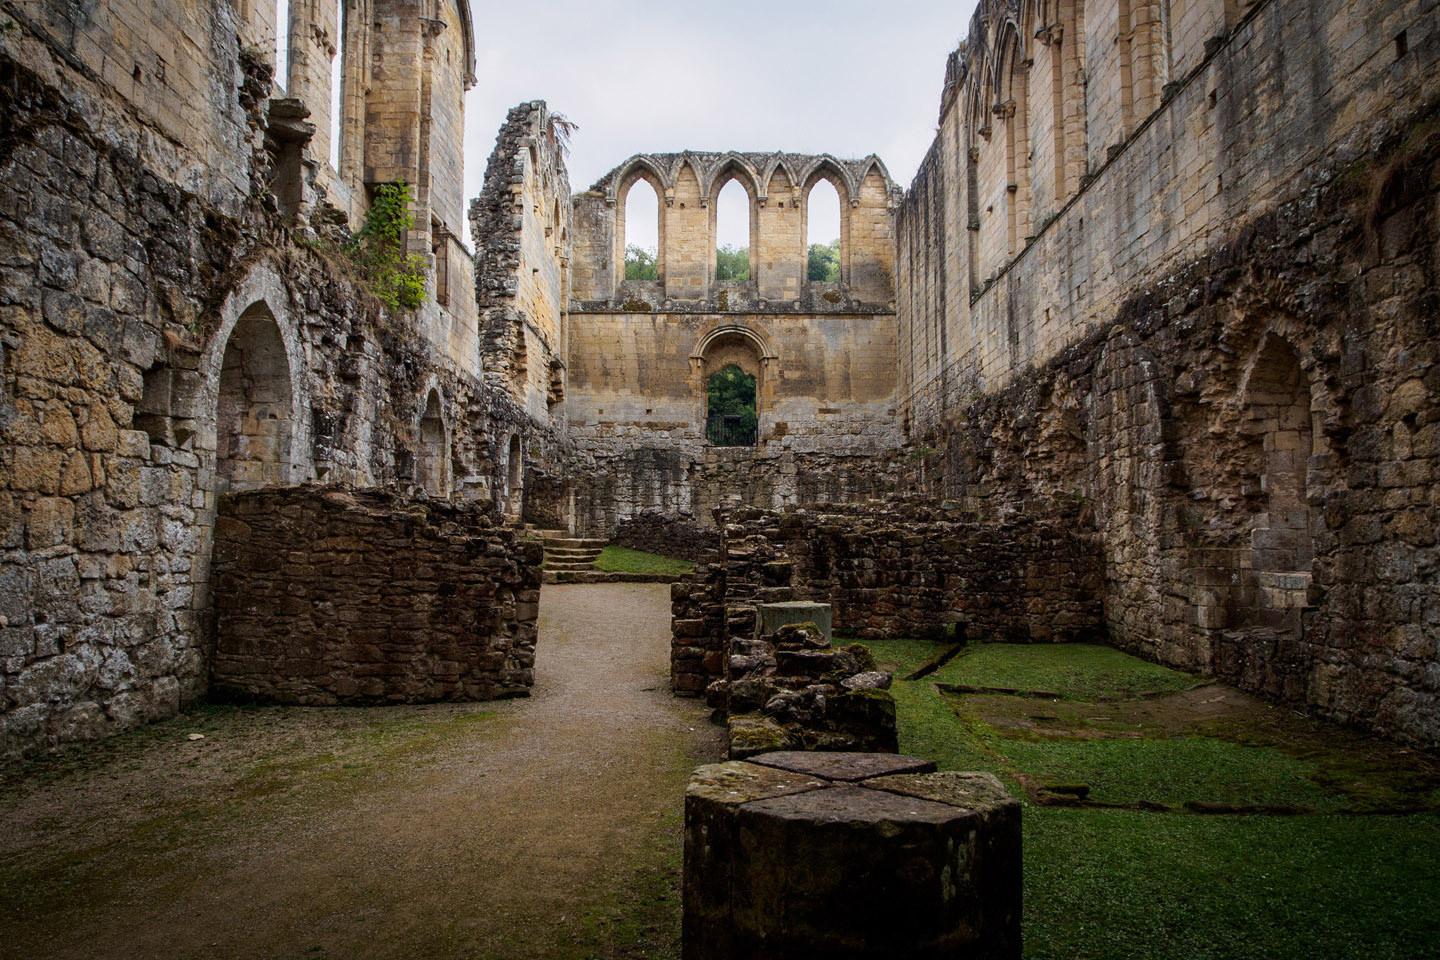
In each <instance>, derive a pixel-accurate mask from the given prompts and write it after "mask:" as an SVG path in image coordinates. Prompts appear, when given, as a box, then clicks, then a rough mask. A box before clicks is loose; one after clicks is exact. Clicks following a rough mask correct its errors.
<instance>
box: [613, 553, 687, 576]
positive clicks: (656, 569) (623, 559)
mask: <svg viewBox="0 0 1440 960" xmlns="http://www.w3.org/2000/svg"><path fill="white" fill-rule="evenodd" d="M694 568H695V564H693V563H691V562H690V561H689V560H677V559H675V558H674V557H662V556H660V554H658V553H645V552H644V551H643V550H631V549H630V548H628V547H616V546H608V547H606V548H605V549H603V550H601V551H600V556H599V557H597V558H596V560H595V569H596V570H604V571H605V572H606V573H658V574H665V575H666V576H674V577H678V576H680V575H681V574H685V573H689V572H690V571H691V570H693V569H694Z"/></svg>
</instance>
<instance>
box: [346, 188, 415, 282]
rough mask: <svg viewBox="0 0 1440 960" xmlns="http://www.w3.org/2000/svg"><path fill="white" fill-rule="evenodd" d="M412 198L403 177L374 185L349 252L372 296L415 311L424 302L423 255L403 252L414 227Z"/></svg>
mask: <svg viewBox="0 0 1440 960" xmlns="http://www.w3.org/2000/svg"><path fill="white" fill-rule="evenodd" d="M413 199H414V197H413V196H412V194H411V193H410V186H409V184H407V183H406V182H405V181H404V180H397V181H396V182H395V183H382V184H381V185H380V186H378V187H376V188H375V200H374V202H373V203H371V204H370V211H369V212H368V213H366V214H365V225H364V226H363V227H361V228H360V231H359V232H358V233H356V234H355V237H354V239H353V240H352V241H351V248H350V249H351V253H352V254H353V255H354V256H355V257H356V259H358V260H359V261H360V266H361V268H362V269H363V270H364V271H365V278H366V279H367V280H369V281H370V287H371V289H372V290H373V291H374V293H375V296H377V297H379V298H380V299H381V300H383V301H384V302H385V303H386V304H388V305H389V306H391V307H394V308H395V309H397V310H414V309H415V308H416V307H418V306H420V305H421V304H423V303H424V302H425V258H424V257H422V256H420V255H419V254H418V253H406V252H405V232H406V231H407V230H409V229H410V228H412V227H413V226H415V218H414V216H412V215H411V213H410V202H411V200H413Z"/></svg>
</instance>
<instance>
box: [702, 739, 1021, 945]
mask: <svg viewBox="0 0 1440 960" xmlns="http://www.w3.org/2000/svg"><path fill="white" fill-rule="evenodd" d="M1020 881H1021V863H1020V802H1019V801H1018V800H1017V799H1015V798H1014V797H1012V796H1010V794H1009V793H1007V792H1006V790H1005V788H1004V787H1003V786H1002V785H1001V783H1000V781H999V780H998V779H997V778H996V777H994V776H993V775H991V774H988V773H936V772H935V764H934V763H932V762H930V761H928V760H923V759H920V758H918V757H905V756H897V755H893V754H878V755H877V754H865V753H830V754H813V753H789V752H786V753H771V754H767V755H766V756H765V757H764V758H763V759H757V760H755V761H752V762H739V761H730V762H728V763H718V764H711V765H708V766H704V767H700V768H699V769H698V770H696V771H695V773H694V775H693V776H692V777H691V779H690V785H689V787H688V788H687V790H686V795H685V868H684V922H683V926H684V933H683V939H684V946H683V956H684V958H685V960H732V958H746V960H751V958H765V960H791V958H800V957H806V958H809V957H819V956H823V957H847V958H857V960H858V958H869V957H875V958H879V957H884V958H887V960H912V958H927V960H928V958H940V957H945V958H976V960H979V958H985V960H991V958H995V960H998V958H1011V957H1019V956H1020V947H1021V940H1020V901H1021V884H1020Z"/></svg>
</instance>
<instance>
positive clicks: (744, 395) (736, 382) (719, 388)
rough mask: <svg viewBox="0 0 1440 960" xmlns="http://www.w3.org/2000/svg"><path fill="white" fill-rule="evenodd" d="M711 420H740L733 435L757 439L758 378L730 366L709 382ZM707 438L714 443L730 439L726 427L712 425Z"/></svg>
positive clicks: (708, 414) (707, 399) (708, 393)
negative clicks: (756, 395)
mask: <svg viewBox="0 0 1440 960" xmlns="http://www.w3.org/2000/svg"><path fill="white" fill-rule="evenodd" d="M705 387H706V390H705V393H706V407H705V413H706V415H707V417H712V418H713V417H739V420H738V421H732V426H733V428H734V429H733V430H732V431H730V435H731V436H733V435H734V434H736V433H738V434H741V435H748V436H750V437H753V436H754V433H755V427H756V425H757V423H758V422H759V421H758V419H757V418H756V416H755V378H754V377H753V376H751V375H750V374H748V373H746V372H745V371H743V370H741V369H740V368H739V367H737V366H736V365H735V364H733V363H732V364H728V365H727V366H725V367H724V368H723V369H721V371H720V372H719V373H717V374H714V375H712V376H711V377H710V379H709V381H707V382H706V385H705ZM707 436H708V438H709V440H710V442H711V443H718V442H721V439H722V437H724V436H726V431H725V428H724V427H722V426H721V425H720V424H718V423H715V422H712V423H710V424H709V425H708V429H707Z"/></svg>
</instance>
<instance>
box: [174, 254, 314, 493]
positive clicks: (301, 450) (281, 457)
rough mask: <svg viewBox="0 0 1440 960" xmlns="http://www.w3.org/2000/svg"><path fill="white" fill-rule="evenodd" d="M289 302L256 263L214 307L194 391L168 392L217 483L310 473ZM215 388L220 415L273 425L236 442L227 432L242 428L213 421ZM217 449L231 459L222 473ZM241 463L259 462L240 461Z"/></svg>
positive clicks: (282, 479) (300, 364)
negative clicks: (216, 319) (212, 326)
mask: <svg viewBox="0 0 1440 960" xmlns="http://www.w3.org/2000/svg"><path fill="white" fill-rule="evenodd" d="M289 302H290V295H289V291H288V290H287V289H286V287H285V284H284V282H283V281H282V280H281V279H280V276H279V274H278V273H276V272H275V271H274V270H273V269H272V268H271V267H270V266H269V265H268V264H261V265H258V266H256V267H255V268H254V269H253V270H251V272H250V273H249V274H248V275H247V276H246V277H245V279H243V280H242V281H241V282H240V283H239V284H237V285H236V287H235V289H234V290H233V291H232V292H231V294H230V295H229V296H228V297H226V298H225V300H224V301H223V302H222V303H221V305H220V311H219V314H220V322H219V323H217V324H216V326H215V331H214V333H213V334H211V337H210V341H209V343H208V344H207V346H206V348H205V350H204V351H203V352H202V353H201V356H200V363H199V373H200V378H199V382H198V384H197V388H198V389H195V390H191V391H186V390H185V389H184V388H183V385H182V387H181V388H180V389H178V390H177V391H176V397H175V401H174V404H173V406H172V415H174V416H175V417H176V418H177V419H186V420H190V419H191V418H193V420H192V422H193V428H194V431H195V448H196V450H197V452H198V453H199V454H200V456H201V458H202V462H203V463H205V465H206V466H208V467H209V468H210V470H211V475H212V476H214V477H216V478H217V483H216V487H217V488H218V487H220V486H224V487H227V488H228V487H232V486H237V485H238V486H242V487H246V486H261V485H269V484H275V485H281V486H290V485H295V484H300V483H304V482H305V481H307V480H309V479H311V477H312V472H313V469H312V460H313V457H312V454H311V450H310V420H309V418H308V417H307V416H306V415H305V411H307V410H309V408H310V404H309V391H308V389H307V386H306V382H305V376H304V371H305V369H306V365H305V362H304V352H303V349H302V347H301V345H300V340H299V335H298V334H297V333H296V328H295V323H294V321H293V320H292V318H291V316H290V311H289ZM237 332H238V334H239V338H238V339H237ZM232 347H233V348H234V349H232ZM247 353H248V356H247ZM227 355H228V356H227ZM281 365H283V373H282V371H281V370H280V369H279V367H280V366H281ZM247 368H248V369H247ZM237 378H238V379H237ZM222 392H223V393H224V395H225V402H226V410H225V413H226V415H227V416H228V417H231V418H232V419H233V418H234V417H236V416H237V415H238V414H242V413H243V412H244V411H243V410H240V409H239V408H238V407H237V406H236V405H237V404H238V405H241V406H245V407H254V408H255V409H254V410H252V411H251V412H253V413H258V414H259V415H260V418H261V419H262V420H266V421H275V422H274V423H270V424H264V423H262V424H261V426H262V427H264V429H261V430H259V431H258V432H257V433H255V434H254V440H253V441H247V440H241V439H237V437H236V436H235V435H234V432H235V430H237V429H240V430H244V429H246V427H247V425H244V424H243V423H240V424H238V425H237V423H228V424H225V425H222V424H221V400H222ZM287 411H288V412H287ZM244 419H245V418H244V417H243V416H241V417H240V420H241V421H243V420H244ZM250 419H252V420H254V419H255V418H254V417H251V418H250ZM222 440H223V441H226V442H227V443H228V444H229V446H228V447H227V450H226V451H222V450H221V449H220V446H221V442H222ZM237 452H238V453H237ZM222 454H223V456H224V457H226V458H228V459H229V460H230V461H231V463H230V465H229V467H227V469H229V470H230V475H228V476H227V475H226V474H224V473H223V472H222V470H221V468H222V466H225V465H223V464H222V463H221V462H220V461H221V458H222ZM257 455H258V456H259V458H260V459H258V460H257V459H255V457H256V456H257ZM237 456H239V457H240V458H241V459H236V457H237ZM246 463H254V464H260V466H258V467H251V466H241V465H242V464H246ZM236 468H238V469H236ZM257 473H258V475H259V479H258V480H257V479H255V476H256V474H257ZM237 476H238V477H239V482H238V484H237V483H235V480H236V477H237ZM222 480H223V481H224V482H220V481H222ZM210 492H211V494H213V493H214V492H216V491H215V489H212V490H211V491H210Z"/></svg>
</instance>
